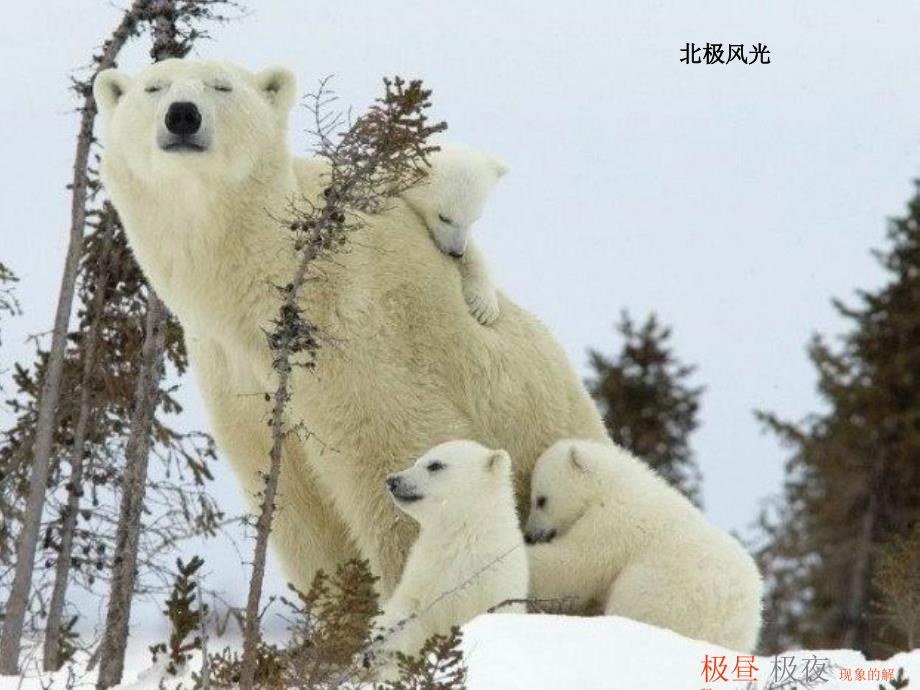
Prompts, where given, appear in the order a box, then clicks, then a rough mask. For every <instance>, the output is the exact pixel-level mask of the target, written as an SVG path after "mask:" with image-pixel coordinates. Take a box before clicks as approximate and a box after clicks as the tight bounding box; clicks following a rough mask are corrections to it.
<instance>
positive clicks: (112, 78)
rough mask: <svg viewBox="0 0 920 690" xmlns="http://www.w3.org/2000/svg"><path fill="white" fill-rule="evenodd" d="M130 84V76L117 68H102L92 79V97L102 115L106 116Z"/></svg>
mask: <svg viewBox="0 0 920 690" xmlns="http://www.w3.org/2000/svg"><path fill="white" fill-rule="evenodd" d="M130 86H131V77H129V76H128V75H127V74H125V73H124V72H120V71H118V70H117V69H114V68H110V69H104V70H102V71H101V72H100V73H99V74H97V75H96V78H95V79H94V80H93V99H94V100H95V101H96V105H97V106H98V107H99V112H100V113H102V116H103V117H107V116H108V115H109V114H110V113H111V112H112V110H113V109H114V108H115V106H116V104H117V103H118V101H119V100H120V99H121V97H122V96H123V95H124V94H125V92H126V91H127V90H128V89H129V88H130Z"/></svg>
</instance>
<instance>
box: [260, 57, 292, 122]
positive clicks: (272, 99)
mask: <svg viewBox="0 0 920 690" xmlns="http://www.w3.org/2000/svg"><path fill="white" fill-rule="evenodd" d="M256 85H257V87H258V89H259V91H260V92H261V93H262V95H263V96H265V98H266V99H267V100H268V102H269V103H271V104H272V105H273V106H274V107H275V109H276V110H278V111H279V112H282V113H287V111H289V110H290V109H291V106H292V105H294V94H295V93H296V92H297V80H296V79H295V78H294V74H293V73H292V72H291V71H290V70H289V69H285V68H284V67H270V68H268V69H266V70H262V71H261V72H259V73H258V74H257V75H256Z"/></svg>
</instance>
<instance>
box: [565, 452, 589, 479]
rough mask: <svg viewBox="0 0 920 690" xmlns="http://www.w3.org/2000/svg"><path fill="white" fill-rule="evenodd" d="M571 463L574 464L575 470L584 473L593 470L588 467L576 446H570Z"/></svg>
mask: <svg viewBox="0 0 920 690" xmlns="http://www.w3.org/2000/svg"><path fill="white" fill-rule="evenodd" d="M569 464H570V465H571V466H572V469H573V470H575V471H576V472H581V473H582V474H588V473H589V472H590V471H591V470H589V469H588V464H587V463H586V462H585V460H584V458H582V457H581V455H580V454H579V452H578V449H577V448H576V447H575V446H572V447H571V448H569Z"/></svg>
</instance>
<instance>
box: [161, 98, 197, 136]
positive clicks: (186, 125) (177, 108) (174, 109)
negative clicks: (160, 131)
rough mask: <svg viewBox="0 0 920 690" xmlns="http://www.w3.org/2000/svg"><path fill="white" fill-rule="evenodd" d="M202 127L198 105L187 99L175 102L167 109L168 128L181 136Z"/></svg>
mask: <svg viewBox="0 0 920 690" xmlns="http://www.w3.org/2000/svg"><path fill="white" fill-rule="evenodd" d="M199 127H201V113H200V112H198V106H197V105H195V104H194V103H189V102H187V101H180V102H176V103H173V104H172V105H170V106H169V110H167V111H166V129H168V130H169V131H170V132H172V133H173V134H178V135H179V136H187V135H189V134H194V133H195V132H197V131H198V128H199Z"/></svg>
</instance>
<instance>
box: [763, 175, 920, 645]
mask: <svg viewBox="0 0 920 690" xmlns="http://www.w3.org/2000/svg"><path fill="white" fill-rule="evenodd" d="M888 245H889V246H888V248H887V250H886V251H885V252H875V255H876V257H877V258H878V260H879V262H880V263H881V265H882V266H883V267H884V269H885V271H886V273H887V282H886V283H885V284H884V285H883V286H882V287H880V288H878V289H877V290H874V291H867V290H863V291H859V292H858V293H857V303H856V305H855V306H852V307H851V306H847V305H845V304H844V303H842V302H840V301H835V302H834V306H835V307H836V309H837V311H838V312H839V313H840V314H841V315H842V316H843V317H844V318H845V319H846V321H847V322H848V323H849V325H850V326H849V330H848V331H847V332H846V334H845V335H844V336H843V337H842V338H841V341H840V343H839V344H838V345H837V346H831V345H830V344H828V342H827V341H826V340H825V339H824V338H822V337H820V336H815V337H814V338H813V340H812V342H811V345H810V347H809V357H810V359H811V361H812V362H813V363H814V365H815V368H816V369H817V370H818V391H819V393H820V396H821V399H822V400H823V402H824V404H825V408H826V410H827V411H826V412H823V413H816V414H813V415H811V416H809V417H807V418H806V419H804V420H803V421H801V422H798V423H792V422H787V421H783V420H781V419H779V418H778V417H776V416H775V415H773V414H765V413H759V416H760V417H761V419H762V420H763V421H764V422H765V424H766V426H767V428H768V429H770V430H771V431H772V432H774V433H776V434H777V435H778V436H779V438H780V439H781V440H782V441H783V442H785V443H786V444H787V445H788V446H789V447H790V448H791V449H792V455H791V457H790V458H789V460H788V462H787V476H786V480H785V484H784V489H783V493H782V496H781V497H780V501H779V506H778V513H777V515H774V516H765V517H764V519H763V525H764V527H765V534H766V536H767V543H766V546H765V547H764V548H763V549H762V551H761V554H760V555H761V563H762V566H763V568H764V570H765V572H766V575H767V577H768V580H767V582H768V586H769V588H770V596H769V601H768V610H767V623H768V626H772V630H768V634H767V636H766V640H765V642H766V644H768V645H770V644H772V645H780V646H784V647H788V646H793V645H805V646H807V647H808V648H811V649H826V648H833V647H848V648H855V649H858V650H861V651H862V652H864V653H865V654H866V655H867V656H878V655H887V654H889V653H890V652H891V651H892V650H893V649H903V648H905V647H906V646H907V633H906V631H905V630H904V629H902V628H903V626H902V628H899V627H898V626H891V625H887V624H886V620H885V617H884V616H882V615H877V614H876V611H877V609H876V607H874V606H873V604H874V603H875V602H877V601H878V600H879V599H880V598H881V597H882V596H883V595H884V592H882V591H880V589H879V580H878V577H877V571H878V565H879V556H880V554H881V553H882V552H883V550H884V547H886V546H887V545H889V544H890V543H892V542H895V541H898V540H900V539H903V538H906V537H907V535H908V534H909V533H910V531H911V529H912V527H913V526H914V525H916V524H917V523H918V518H920V184H918V186H917V191H916V193H915V196H914V197H913V199H912V200H911V201H910V203H909V205H908V211H907V214H906V215H905V216H904V217H902V218H898V219H894V220H892V221H891V222H890V223H889V228H888ZM766 651H775V649H770V650H766Z"/></svg>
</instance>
